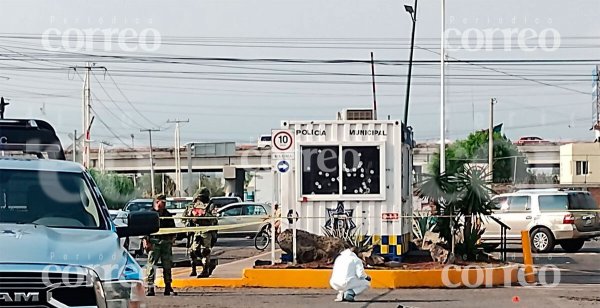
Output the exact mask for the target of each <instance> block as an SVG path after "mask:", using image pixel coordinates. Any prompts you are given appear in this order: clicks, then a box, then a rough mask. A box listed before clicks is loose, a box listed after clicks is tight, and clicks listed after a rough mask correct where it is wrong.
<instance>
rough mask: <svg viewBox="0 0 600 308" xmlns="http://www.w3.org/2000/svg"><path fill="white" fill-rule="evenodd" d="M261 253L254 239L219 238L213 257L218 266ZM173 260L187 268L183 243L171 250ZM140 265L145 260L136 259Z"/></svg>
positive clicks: (186, 257)
mask: <svg viewBox="0 0 600 308" xmlns="http://www.w3.org/2000/svg"><path fill="white" fill-rule="evenodd" d="M260 253H262V252H261V251H258V250H256V248H254V239H247V238H221V237H220V238H219V241H218V242H217V245H216V246H215V247H214V249H213V257H214V258H217V259H219V264H226V263H229V262H233V261H236V260H241V259H245V258H250V257H253V256H256V255H258V254H260ZM173 254H174V256H173V258H174V260H175V262H176V264H175V265H176V267H186V266H189V261H188V256H187V254H186V248H185V242H184V243H180V244H178V245H177V246H176V247H174V248H173ZM137 260H138V262H139V263H140V264H142V265H144V264H146V258H144V257H141V258H137Z"/></svg>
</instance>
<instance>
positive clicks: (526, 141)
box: [515, 136, 549, 145]
mask: <svg viewBox="0 0 600 308" xmlns="http://www.w3.org/2000/svg"><path fill="white" fill-rule="evenodd" d="M548 142H549V141H547V140H544V139H542V138H540V137H535V136H525V137H521V138H519V140H517V142H515V144H516V145H531V144H543V143H548Z"/></svg>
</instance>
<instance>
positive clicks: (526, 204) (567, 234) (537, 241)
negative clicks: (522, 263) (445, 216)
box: [482, 189, 600, 253]
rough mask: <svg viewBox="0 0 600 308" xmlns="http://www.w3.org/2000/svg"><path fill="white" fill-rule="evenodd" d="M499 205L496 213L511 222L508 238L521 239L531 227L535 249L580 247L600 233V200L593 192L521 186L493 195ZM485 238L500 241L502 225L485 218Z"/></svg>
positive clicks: (510, 240) (569, 249)
mask: <svg viewBox="0 0 600 308" xmlns="http://www.w3.org/2000/svg"><path fill="white" fill-rule="evenodd" d="M493 199H494V200H496V201H497V208H496V210H494V213H493V215H492V216H494V217H496V218H497V219H499V220H500V221H501V222H503V223H504V224H506V225H508V226H509V227H510V228H511V230H508V231H507V241H508V243H512V244H520V243H521V231H522V230H527V231H529V233H530V237H531V248H532V250H533V251H534V252H540V253H545V252H550V251H552V250H553V249H554V246H555V245H556V244H559V245H560V246H561V247H562V248H563V249H564V250H565V251H567V252H576V251H578V250H580V249H581V248H582V247H583V245H584V244H585V242H586V241H588V240H590V239H592V238H595V237H598V236H600V215H599V213H598V210H599V209H600V208H599V207H598V204H597V203H596V201H595V200H594V198H593V197H592V195H591V194H590V193H589V192H586V191H562V190H559V189H542V190H521V191H518V192H516V193H510V194H501V195H498V196H496V197H494V198H493ZM485 229H486V230H485V233H484V234H483V236H482V240H483V241H484V243H485V244H491V245H499V244H500V225H499V224H498V223H496V222H494V221H492V220H489V221H487V222H485Z"/></svg>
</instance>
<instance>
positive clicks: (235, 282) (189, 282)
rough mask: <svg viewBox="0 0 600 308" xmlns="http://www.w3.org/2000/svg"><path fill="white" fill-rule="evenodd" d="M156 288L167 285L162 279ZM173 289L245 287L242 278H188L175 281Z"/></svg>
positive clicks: (157, 282) (158, 281)
mask: <svg viewBox="0 0 600 308" xmlns="http://www.w3.org/2000/svg"><path fill="white" fill-rule="evenodd" d="M155 284H156V286H157V287H159V288H164V287H165V283H164V281H163V280H162V279H160V280H157V281H156V283H155ZM171 285H172V286H173V288H201V287H215V288H241V287H245V285H244V280H243V279H242V278H186V279H173V282H172V283H171Z"/></svg>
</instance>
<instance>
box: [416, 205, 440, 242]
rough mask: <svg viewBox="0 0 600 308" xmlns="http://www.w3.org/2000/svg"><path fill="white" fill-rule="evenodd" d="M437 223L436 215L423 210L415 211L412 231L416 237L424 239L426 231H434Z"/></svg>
mask: <svg viewBox="0 0 600 308" xmlns="http://www.w3.org/2000/svg"><path fill="white" fill-rule="evenodd" d="M435 225H436V219H435V217H433V216H431V215H429V214H425V213H422V212H414V213H413V222H412V231H413V236H414V238H415V239H419V240H422V239H423V237H424V236H425V233H427V232H428V231H433V229H434V228H435Z"/></svg>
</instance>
